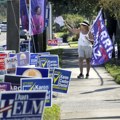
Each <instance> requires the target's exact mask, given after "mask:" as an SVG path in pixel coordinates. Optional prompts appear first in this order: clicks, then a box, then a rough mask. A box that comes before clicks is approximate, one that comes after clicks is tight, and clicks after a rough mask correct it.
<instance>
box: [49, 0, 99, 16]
mask: <svg viewBox="0 0 120 120" xmlns="http://www.w3.org/2000/svg"><path fill="white" fill-rule="evenodd" d="M49 1H50V2H52V5H53V14H54V15H55V16H58V15H62V14H80V15H82V16H85V17H88V18H90V17H91V16H92V15H93V14H95V11H96V10H95V9H96V8H97V6H98V0H57V1H56V0H49Z"/></svg>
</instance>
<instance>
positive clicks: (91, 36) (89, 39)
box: [86, 32, 94, 44]
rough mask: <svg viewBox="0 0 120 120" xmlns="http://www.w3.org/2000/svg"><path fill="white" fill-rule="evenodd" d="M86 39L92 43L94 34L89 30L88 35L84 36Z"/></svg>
mask: <svg viewBox="0 0 120 120" xmlns="http://www.w3.org/2000/svg"><path fill="white" fill-rule="evenodd" d="M86 39H87V40H88V41H90V42H91V43H92V44H93V43H94V36H93V34H92V33H91V32H89V33H88V36H86Z"/></svg>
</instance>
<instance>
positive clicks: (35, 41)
mask: <svg viewBox="0 0 120 120" xmlns="http://www.w3.org/2000/svg"><path fill="white" fill-rule="evenodd" d="M33 46H34V47H33V49H34V52H35V53H38V52H39V51H38V35H34V36H33Z"/></svg>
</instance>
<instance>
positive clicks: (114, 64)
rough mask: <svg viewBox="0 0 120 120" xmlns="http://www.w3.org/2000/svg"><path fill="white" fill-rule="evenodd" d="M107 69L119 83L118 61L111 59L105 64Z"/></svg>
mask: <svg viewBox="0 0 120 120" xmlns="http://www.w3.org/2000/svg"><path fill="white" fill-rule="evenodd" d="M105 67H106V69H107V71H108V72H109V73H110V74H111V75H112V76H113V77H114V78H115V81H116V82H117V83H118V84H120V63H119V61H116V60H114V59H113V60H112V61H110V62H109V63H107V64H106V65H105Z"/></svg>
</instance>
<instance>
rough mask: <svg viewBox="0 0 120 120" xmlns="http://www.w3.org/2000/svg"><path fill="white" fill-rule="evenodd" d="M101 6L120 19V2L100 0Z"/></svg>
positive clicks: (116, 0) (119, 0) (117, 0)
mask: <svg viewBox="0 0 120 120" xmlns="http://www.w3.org/2000/svg"><path fill="white" fill-rule="evenodd" d="M99 4H100V5H101V6H102V7H103V8H104V9H105V10H109V12H110V13H111V15H114V16H115V18H116V19H119V18H120V0H100V1H99Z"/></svg>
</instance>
